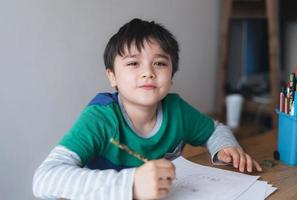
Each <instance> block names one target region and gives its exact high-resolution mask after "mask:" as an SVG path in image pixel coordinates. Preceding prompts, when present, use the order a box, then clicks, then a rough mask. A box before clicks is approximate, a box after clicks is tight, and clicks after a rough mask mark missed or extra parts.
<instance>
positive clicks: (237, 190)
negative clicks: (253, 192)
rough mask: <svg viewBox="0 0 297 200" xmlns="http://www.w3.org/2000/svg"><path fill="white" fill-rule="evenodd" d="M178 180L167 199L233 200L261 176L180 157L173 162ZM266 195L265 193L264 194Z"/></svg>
mask: <svg viewBox="0 0 297 200" xmlns="http://www.w3.org/2000/svg"><path fill="white" fill-rule="evenodd" d="M173 163H174V165H175V167H176V176H177V180H176V181H175V182H174V183H173V187H172V189H171V192H170V194H169V196H168V197H167V198H166V199H170V200H181V199H187V200H191V199H195V200H196V199H199V200H204V199H205V200H232V199H236V198H237V197H239V196H240V195H241V194H242V193H243V192H245V191H246V190H247V189H248V188H249V187H250V186H252V185H253V184H254V183H255V182H256V180H257V179H258V178H259V176H251V175H246V174H241V173H237V172H232V171H228V170H222V169H217V168H213V167H206V166H203V165H199V164H196V163H193V162H190V161H188V160H186V159H185V158H183V157H179V158H177V159H175V160H174V161H173ZM264 194H265V192H264Z"/></svg>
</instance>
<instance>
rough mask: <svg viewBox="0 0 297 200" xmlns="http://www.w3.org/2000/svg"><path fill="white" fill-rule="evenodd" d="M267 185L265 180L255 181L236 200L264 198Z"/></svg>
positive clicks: (259, 199) (258, 199)
mask: <svg viewBox="0 0 297 200" xmlns="http://www.w3.org/2000/svg"><path fill="white" fill-rule="evenodd" d="M267 186H268V184H267V182H266V181H256V182H255V183H254V184H253V185H251V187H249V188H248V189H247V190H246V191H245V192H244V193H242V194H241V195H240V196H239V197H238V198H237V199H236V200H251V199H253V200H264V199H265V194H266V189H267Z"/></svg>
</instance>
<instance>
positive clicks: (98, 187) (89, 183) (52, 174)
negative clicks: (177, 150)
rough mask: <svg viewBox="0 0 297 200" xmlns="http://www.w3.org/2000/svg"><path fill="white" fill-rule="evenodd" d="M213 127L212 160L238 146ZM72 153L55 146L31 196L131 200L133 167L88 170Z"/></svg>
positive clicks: (209, 144)
mask: <svg viewBox="0 0 297 200" xmlns="http://www.w3.org/2000/svg"><path fill="white" fill-rule="evenodd" d="M215 125H216V128H215V130H214V132H213V134H212V135H211V137H210V138H209V139H208V141H207V142H206V144H205V145H206V146H207V148H208V149H209V151H210V154H211V157H212V158H213V159H212V160H214V159H215V155H216V153H217V152H218V151H219V150H221V149H223V148H225V147H230V146H239V145H238V143H237V141H236V140H235V138H234V136H233V134H232V133H231V131H230V130H229V129H228V128H227V127H226V126H224V125H222V124H220V123H218V122H216V123H215ZM81 163H82V162H81V160H80V158H79V156H78V155H76V153H74V152H73V151H71V150H69V149H67V148H65V147H63V146H56V147H55V148H54V149H53V150H52V151H51V152H50V154H49V155H48V156H47V158H46V159H45V160H44V161H43V163H42V164H41V165H40V167H39V168H38V169H37V170H36V172H35V174H34V178H33V193H34V195H35V196H36V197H38V198H42V199H56V198H65V199H84V200H92V199H96V200H100V199H104V200H107V199H111V200H121V199H123V200H124V199H125V200H127V199H132V198H133V177H134V171H135V168H129V169H123V170H121V171H119V172H118V171H116V170H112V169H110V170H91V169H88V168H82V164H81Z"/></svg>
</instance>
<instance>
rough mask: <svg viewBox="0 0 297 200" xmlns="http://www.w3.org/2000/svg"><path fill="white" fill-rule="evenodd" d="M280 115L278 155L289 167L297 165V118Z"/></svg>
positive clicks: (279, 113)
mask: <svg viewBox="0 0 297 200" xmlns="http://www.w3.org/2000/svg"><path fill="white" fill-rule="evenodd" d="M276 112H277V113H278V144H277V145H278V146H277V148H278V153H279V156H280V160H281V161H282V162H283V163H285V164H288V165H292V166H294V165H295V166H296V165H297V117H296V116H291V115H288V114H285V113H283V112H279V110H277V111H276Z"/></svg>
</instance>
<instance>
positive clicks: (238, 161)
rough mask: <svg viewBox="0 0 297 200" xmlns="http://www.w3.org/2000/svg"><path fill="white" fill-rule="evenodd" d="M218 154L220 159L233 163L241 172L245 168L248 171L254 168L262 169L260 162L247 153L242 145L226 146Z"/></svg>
mask: <svg viewBox="0 0 297 200" xmlns="http://www.w3.org/2000/svg"><path fill="white" fill-rule="evenodd" d="M217 156H218V159H219V160H220V161H223V162H225V163H230V164H233V166H234V167H235V168H238V169H239V171H240V172H244V171H245V169H246V170H247V171H248V172H252V171H253V168H256V170H257V171H259V172H261V171H262V167H261V166H260V165H259V163H258V162H257V161H255V160H254V159H252V158H251V156H250V155H249V154H247V153H245V152H244V151H243V149H242V148H240V147H227V148H224V149H222V150H220V151H219V152H218V154H217Z"/></svg>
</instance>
